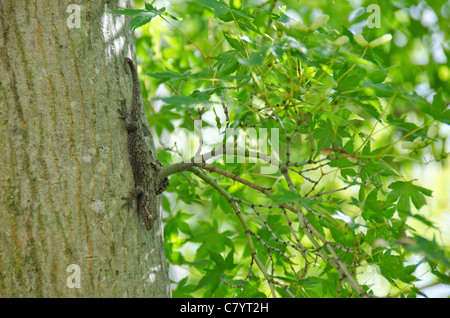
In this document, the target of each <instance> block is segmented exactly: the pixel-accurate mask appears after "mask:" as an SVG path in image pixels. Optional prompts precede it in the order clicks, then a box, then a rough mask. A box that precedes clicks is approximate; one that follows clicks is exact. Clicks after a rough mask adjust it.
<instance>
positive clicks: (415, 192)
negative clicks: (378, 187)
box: [386, 181, 432, 215]
mask: <svg viewBox="0 0 450 318" xmlns="http://www.w3.org/2000/svg"><path fill="white" fill-rule="evenodd" d="M389 189H392V191H391V192H389V194H388V197H387V200H386V201H387V202H389V203H393V202H397V211H398V212H399V213H401V214H403V215H410V213H411V211H410V203H409V202H410V201H412V203H413V204H414V206H415V207H416V209H418V210H419V209H420V208H421V207H423V206H424V205H425V204H426V199H425V196H431V193H432V192H431V190H428V189H425V188H422V187H420V186H416V185H414V184H413V183H412V181H407V182H404V181H396V182H393V183H391V184H390V185H389Z"/></svg>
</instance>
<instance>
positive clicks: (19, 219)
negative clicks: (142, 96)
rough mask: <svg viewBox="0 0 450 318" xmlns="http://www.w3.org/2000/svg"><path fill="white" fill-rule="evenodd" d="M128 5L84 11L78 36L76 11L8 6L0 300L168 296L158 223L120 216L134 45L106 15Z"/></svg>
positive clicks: (127, 170) (2, 11) (0, 153)
mask: <svg viewBox="0 0 450 318" xmlns="http://www.w3.org/2000/svg"><path fill="white" fill-rule="evenodd" d="M127 2H128V1H114V2H113V1H107V0H101V1H100V0H98V1H87V0H85V1H77V4H80V5H81V24H80V28H69V27H68V24H67V19H68V18H69V17H70V15H71V14H72V12H69V13H68V12H66V11H67V6H68V5H69V4H70V2H67V1H57V0H43V1H25V0H22V1H18V0H14V1H13V0H1V1H0V297H168V296H170V290H169V279H168V273H167V268H166V260H165V255H164V246H163V240H162V229H161V221H160V219H159V220H158V222H156V224H155V225H154V227H153V230H152V231H150V232H147V231H146V230H145V228H144V225H143V222H142V220H141V219H140V218H139V217H138V215H137V213H136V210H135V209H133V210H130V211H128V210H127V209H124V208H122V207H121V206H122V203H123V202H122V200H121V197H125V196H127V195H128V193H129V191H130V190H131V189H133V187H134V182H133V175H132V170H131V166H130V162H129V159H128V153H127V132H126V129H125V128H124V126H123V123H122V122H121V120H120V119H119V117H118V113H117V108H118V107H119V106H120V101H121V100H122V99H124V98H126V99H127V100H128V101H131V98H132V86H131V78H130V76H129V74H127V73H125V70H124V67H123V65H124V63H123V61H124V57H125V56H129V57H133V56H134V50H133V49H130V47H133V46H134V44H132V43H134V38H133V37H132V34H131V33H130V31H129V26H128V23H127V22H126V21H128V20H127V19H126V18H125V17H124V16H118V15H111V14H108V13H105V11H106V10H114V9H117V8H118V7H126V6H127V5H128V6H129V4H128V3H127ZM70 264H76V265H78V266H79V268H80V270H81V275H80V283H81V288H70V287H73V286H71V284H68V277H69V280H70V279H72V278H71V277H73V276H71V275H72V274H74V272H73V271H72V270H71V267H69V269H68V266H69V265H70ZM68 270H69V272H68Z"/></svg>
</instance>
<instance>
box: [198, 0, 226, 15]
mask: <svg viewBox="0 0 450 318" xmlns="http://www.w3.org/2000/svg"><path fill="white" fill-rule="evenodd" d="M197 2H199V3H201V4H203V5H205V6H208V7H210V8H213V9H214V17H215V18H217V17H218V16H220V15H223V14H225V13H228V12H230V11H231V8H230V7H229V6H227V5H226V4H225V2H223V1H222V0H197Z"/></svg>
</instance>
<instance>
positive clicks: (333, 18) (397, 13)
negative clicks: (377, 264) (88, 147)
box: [133, 0, 450, 297]
mask: <svg viewBox="0 0 450 318" xmlns="http://www.w3.org/2000/svg"><path fill="white" fill-rule="evenodd" d="M147 3H148V4H151V5H152V6H154V8H165V12H167V13H169V14H170V15H171V16H159V17H155V18H154V19H152V21H151V22H150V23H149V24H146V25H145V26H143V27H140V28H137V29H136V37H137V46H136V50H137V56H138V62H139V65H140V74H141V75H143V76H141V80H142V84H143V86H144V87H145V88H146V89H144V90H143V95H144V96H143V97H144V100H145V101H146V106H147V110H148V119H149V122H150V126H151V127H152V129H153V130H154V133H155V135H156V136H157V139H156V140H157V146H158V147H159V149H160V150H159V158H160V160H161V161H162V162H163V164H164V165H165V166H167V165H170V164H172V163H174V161H176V160H174V159H176V156H173V155H172V154H171V153H170V151H167V148H168V144H169V140H170V137H171V135H173V134H174V132H175V131H176V129H177V128H187V129H189V130H193V129H194V123H193V122H192V118H191V117H192V114H190V113H189V112H188V111H187V109H186V108H184V107H182V105H185V104H186V103H189V101H193V99H192V98H197V100H196V101H195V102H194V101H193V102H192V105H191V106H192V107H191V108H192V109H194V108H195V107H194V106H195V105H197V102H198V101H199V100H200V101H201V100H202V98H203V97H202V96H198V94H197V95H192V92H193V91H195V90H199V89H200V88H203V89H206V88H208V85H209V88H210V89H214V88H216V87H217V88H218V87H219V86H218V84H217V82H214V81H211V80H208V81H206V84H205V82H202V81H201V76H204V77H208V70H211V69H214V70H215V71H217V70H219V71H218V72H219V73H216V75H217V74H219V75H220V72H222V73H221V74H222V75H223V76H222V77H223V78H226V77H227V76H231V75H233V74H235V75H236V74H240V73H239V70H238V68H239V67H242V64H243V63H244V62H242V61H240V62H239V63H237V62H236V65H234V62H233V61H234V60H232V59H230V60H226V58H227V55H226V54H227V52H230V51H231V50H233V49H236V50H238V48H239V47H240V46H241V43H244V42H246V43H245V45H247V43H248V47H249V48H251V49H252V50H253V52H257V53H258V49H259V47H260V46H261V47H262V46H263V45H266V44H267V43H274V41H277V39H278V38H277V33H278V35H280V33H281V31H280V30H282V31H283V32H285V33H286V34H287V35H291V36H292V37H294V38H296V36H297V33H295V32H297V31H298V29H299V28H297V30H295V28H291V27H292V26H293V25H294V26H295V23H298V24H297V25H306V26H311V25H312V24H313V23H314V22H315V21H316V20H317V19H318V18H319V17H321V16H323V15H328V16H329V20H328V21H327V22H326V30H325V29H319V30H318V31H316V32H315V33H314V35H313V34H310V33H309V35H307V36H305V38H302V40H299V43H300V44H301V45H303V43H302V41H305V43H307V44H305V45H307V46H308V45H309V46H308V48H309V47H314V48H316V49H317V51H314V54H316V56H315V57H317V56H319V57H320V58H322V59H323V60H326V59H327V58H329V56H331V55H330V54H331V53H329V52H328V51H329V47H330V45H329V44H330V43H329V42H330V38H333V36H334V38H337V37H338V36H340V35H341V36H342V35H346V36H349V38H350V43H349V45H350V46H352V47H353V48H349V49H348V51H346V53H342V54H344V55H343V56H345V58H346V59H347V58H348V61H347V63H348V64H347V65H348V67H349V68H352V64H351V61H354V63H355V64H358V63H360V62H361V61H360V60H358V58H357V57H358V56H359V57H361V52H362V51H363V50H362V49H361V47H359V46H358V44H357V43H356V42H355V41H354V40H353V39H352V35H355V34H358V33H362V34H363V36H364V38H365V39H366V40H367V41H368V42H370V41H372V40H374V39H377V38H379V37H382V36H383V35H386V34H391V35H392V40H391V41H390V42H389V43H387V44H383V45H380V46H378V47H376V48H373V49H371V50H368V51H367V53H366V55H365V56H364V54H362V56H364V57H365V58H367V59H368V60H370V61H371V62H373V63H374V64H377V65H379V66H382V68H381V67H380V69H382V70H383V71H385V72H386V73H385V74H384V76H383V75H381V77H382V80H384V78H385V77H386V76H385V75H386V74H388V75H389V81H392V82H395V83H396V85H397V86H395V87H394V89H398V90H401V92H400V93H398V94H403V95H404V96H410V98H409V97H408V98H406V97H405V98H397V99H394V102H392V103H390V102H389V103H386V104H384V105H383V107H384V110H383V112H384V113H385V114H390V115H392V116H393V118H395V119H392V120H391V121H390V124H391V125H393V126H396V127H398V128H405V127H406V126H405V125H407V124H406V123H412V124H414V125H415V126H414V127H420V125H423V124H424V122H426V121H427V120H428V119H430V116H431V117H433V118H434V119H436V117H439V116H441V115H439V116H435V114H433V111H430V109H432V108H430V107H431V106H430V105H431V104H432V103H433V101H434V102H435V103H436V100H437V98H436V96H439V100H440V101H441V104H443V105H444V106H445V107H444V108H445V109H447V108H448V101H449V100H450V81H449V80H450V63H449V61H448V59H449V52H450V39H449V32H448V30H449V29H450V1H444V0H428V1H404V0H398V1H375V0H371V1H362V0H348V1H344V0H342V1H325V0H318V1H301V0H291V1H289V0H285V1H273V0H268V1H262V0H226V1H225V2H224V3H225V4H226V7H227V8H228V9H227V8H225V7H223V6H222V7H221V6H220V3H222V1H219V2H217V1H216V3H214V2H211V1H207V0H202V1H186V0H174V1H148V2H147ZM374 4H375V5H378V6H379V8H381V12H380V21H379V25H378V26H377V27H369V26H368V25H367V24H368V20H369V19H370V18H371V14H372V13H373V12H371V11H369V10H368V8H369V6H370V5H374ZM133 7H134V8H144V1H134V5H133ZM230 8H231V9H232V10H234V9H235V10H238V11H235V12H238V15H239V14H240V15H241V16H242V20H239V21H247V20H248V21H251V25H252V27H255V28H256V29H255V30H251V29H250V28H249V26H250V22H249V24H248V25H246V24H245V22H242V23H241V24H239V23H237V22H236V20H235V19H234V18H232V17H230V18H229V19H228V20H227V18H226V16H225V15H221V13H223V12H221V11H220V10H224V12H225V11H227V10H230ZM271 14H274V16H272V15H271ZM247 16H248V17H247ZM249 17H251V18H249ZM283 17H284V18H283ZM175 18H176V19H175ZM270 19H272V21H270ZM293 21H296V22H295V23H293ZM283 23H284V24H283ZM300 29H301V28H300ZM292 30H294V31H292ZM256 31H258V32H259V34H257V33H258V32H256ZM233 39H234V40H233ZM280 39H281V37H280ZM233 41H234V42H233ZM256 41H261V42H260V43H256ZM280 41H281V40H280ZM347 45H348V44H347ZM320 49H323V51H320ZM340 52H343V50H342V51H340ZM348 52H350V53H348ZM228 54H230V53H228ZM339 54H341V53H338V55H339ZM345 54H347V55H345ZM350 54H354V56H353V55H350ZM350 56H351V57H350ZM254 58H255V60H251V59H249V60H250V62H248V61H247V62H248V63H250V64H251V63H252V61H253V62H254V63H263V61H259V62H258V60H257V54H255V55H254ZM223 59H225V62H223ZM221 61H222V62H223V63H222V64H223V65H220V66H218V64H217V63H219V62H221ZM316 61H321V60H320V59H319V58H317V60H316ZM265 62H267V60H264V63H265ZM244 64H245V63H244ZM322 65H327V66H330V64H326V63H325V62H323V63H322ZM269 67H270V66H269ZM330 67H331V66H330ZM356 69H358V67H356ZM236 70H238V71H237V73H235V71H236ZM352 70H353V69H352ZM163 74H165V76H166V77H167V78H164V77H163ZM182 74H184V75H182ZM191 74H197V75H198V76H197V77H193V76H190V75H191ZM219 75H218V76H217V77H220V76H219ZM244 75H245V74H242V76H244ZM355 76H356V77H358V76H363V77H364V76H368V75H367V74H365V73H358V72H356V73H355ZM375 77H376V76H375ZM209 78H210V77H209ZM373 78H374V75H372V77H371V79H372V80H373ZM230 81H231V79H230ZM373 82H375V84H376V83H377V81H375V80H373ZM216 84H217V86H216ZM349 85H350V84H349ZM351 85H353V83H351ZM351 85H350V86H349V87H351ZM354 85H357V83H356V80H355V84H354ZM385 88H386V87H383V88H382V87H379V86H377V87H375V88H374V92H373V94H376V95H378V97H392V94H391V93H392V92H390V91H383V89H385ZM248 91H249V90H247V93H248ZM213 93H214V94H216V95H218V96H220V94H218V93H220V91H217V90H216V91H214V92H213ZM383 94H386V96H383ZM395 94H397V92H396V93H395ZM411 94H412V95H411ZM171 96H172V97H173V96H189V98H190V99H187V98H185V99H183V100H182V102H180V103H178V104H177V100H175V99H170V97H171ZM209 97H211V94H210V95H208V96H207V98H206V100H209ZM167 98H169V99H167ZM235 98H241V99H242V100H246V99H247V98H248V96H247V95H246V93H245V92H244V93H242V96H240V97H236V96H235ZM427 102H428V104H427ZM217 103H220V100H217ZM167 105H169V106H171V107H168V106H167ZM236 107H237V106H236ZM229 111H230V118H229V119H230V120H231V121H234V122H235V123H236V122H238V123H239V122H241V123H242V122H243V121H244V120H245V118H243V117H242V116H241V117H240V115H239V114H240V109H239V108H238V107H237V108H234V106H233V107H230V108H229ZM375 113H376V112H375ZM355 115H361V114H357V113H355ZM372 115H373V114H372ZM446 116H447V117H446ZM374 117H376V116H372V117H370V116H369V118H368V119H367V118H364V119H366V121H367V122H368V123H371V125H373V124H374V122H376V121H377V120H376V118H374ZM203 120H204V121H206V122H208V126H210V127H214V126H217V125H218V126H223V125H225V124H226V117H225V116H224V114H223V110H221V109H220V107H218V108H217V109H216V108H215V106H214V107H212V108H211V109H209V110H208V111H207V112H206V113H205V114H204V115H203ZM448 120H449V118H448V112H447V113H446V115H442V116H441V117H439V118H438V120H437V122H436V123H437V125H438V126H439V132H438V134H437V136H436V138H435V142H433V143H432V144H427V146H426V147H422V148H421V147H419V148H420V149H419V148H417V149H415V150H414V149H413V150H411V149H412V148H413V147H408V145H406V146H403V147H402V143H399V144H397V145H396V146H395V147H393V148H395V157H396V158H395V159H394V160H393V161H392V162H390V164H391V165H392V166H393V167H395V169H396V170H397V171H398V172H399V173H400V174H401V175H403V176H405V177H406V179H407V180H415V182H414V184H416V185H419V186H422V187H424V188H427V189H430V190H432V191H433V197H430V198H427V204H426V205H425V206H424V207H423V208H422V209H420V214H421V215H423V216H424V217H425V218H426V221H424V220H417V219H416V218H409V219H408V221H407V222H408V225H409V226H411V227H412V228H414V229H415V231H416V233H418V234H420V235H421V236H423V237H424V238H426V239H427V240H429V241H428V242H436V243H438V244H439V245H440V246H442V247H443V248H444V249H445V250H447V251H448V246H449V242H450V225H449V224H450V204H449V199H450V181H449V180H450V170H449V166H448V164H446V161H445V159H446V157H447V154H448V152H449V149H450V144H449V143H450V141H449V140H448V139H449V138H447V137H448V136H449V132H450V129H449V126H448V124H449V121H448ZM250 122H251V120H250ZM253 123H259V122H258V121H254V122H253ZM237 125H238V126H236V127H239V124H237ZM362 125H364V124H362ZM369 126H370V125H369ZM268 127H270V126H268ZM216 128H219V130H220V128H221V127H216ZM361 129H363V128H361ZM406 129H410V130H409V131H410V132H411V131H412V130H413V129H414V128H412V129H411V128H410V127H409V128H408V127H406ZM400 130H401V129H400ZM207 131H208V130H206V127H205V132H207ZM425 131H426V130H425ZM401 136H404V134H402V133H401V132H399V131H398V130H388V129H386V130H381V131H380V132H379V133H378V134H377V136H376V138H375V139H376V140H375V141H374V144H375V143H377V144H378V146H382V145H383V144H390V143H392V141H393V140H395V139H396V138H397V139H398V138H400V137H401ZM413 137H414V138H413ZM416 138H417V136H416V135H415V134H411V136H408V138H406V139H405V141H406V142H409V143H411V144H409V146H411V145H413V144H412V143H414V142H417V140H416ZM374 148H375V147H374ZM300 152H301V151H300ZM299 156H300V157H301V154H299ZM228 167H229V165H228ZM240 169H241V165H240V164H235V165H234V166H233V165H232V169H231V170H232V171H233V172H235V173H237V174H239V175H244V173H243V172H241V170H240ZM255 178H256V177H255ZM254 180H258V179H257V178H256V179H254ZM261 182H264V181H261ZM327 182H329V183H333V182H334V181H333V180H331V179H330V180H328V181H327ZM300 183H301V182H300ZM202 189H203V190H201V191H199V189H198V181H197V180H195V179H192V178H190V177H188V176H186V175H185V174H182V175H180V176H173V177H172V179H171V189H169V190H171V191H169V192H168V193H166V194H165V197H164V203H163V207H164V210H165V212H164V213H165V216H166V225H165V240H166V254H167V257H168V262H169V265H170V267H169V268H170V275H171V279H172V282H173V285H172V287H173V295H174V297H230V296H241V297H247V296H248V297H265V296H268V295H270V293H269V292H268V290H267V286H266V288H263V287H262V285H261V284H260V282H259V281H258V278H257V276H256V277H255V276H250V277H249V279H248V281H247V282H246V283H245V284H243V285H242V286H239V287H240V288H230V285H231V284H234V285H239V283H238V282H239V279H237V278H235V277H241V278H240V281H242V280H246V279H245V277H246V273H245V270H246V267H243V266H242V265H243V263H244V262H247V263H246V264H247V267H248V259H247V260H246V258H245V257H246V252H245V244H246V242H245V239H244V238H243V237H242V236H243V234H242V233H241V234H239V231H238V230H237V228H238V227H239V226H238V225H237V224H236V221H235V220H233V218H232V217H231V216H230V213H229V208H227V206H228V202H226V200H225V199H224V198H223V197H222V196H220V195H219V194H218V193H216V192H215V190H214V189H211V188H202ZM227 189H229V191H230V192H231V193H234V192H236V191H243V190H242V188H240V187H239V186H234V185H233V184H229V188H227ZM350 196H356V197H358V192H357V191H356V192H355V193H350ZM246 198H247V200H248V201H250V202H255V203H260V201H259V199H258V198H259V197H258V196H256V195H254V194H251V193H249V192H246ZM408 204H409V203H408ZM272 221H273V222H274V223H276V221H274V220H272ZM236 237H237V238H238V239H235V238H236ZM416 244H417V241H416ZM212 252H214V253H212ZM422 252H423V251H422ZM247 254H248V253H247ZM420 255H421V253H418V254H414V253H413V254H411V255H409V256H407V257H406V260H407V261H406V265H405V266H407V265H408V264H409V263H410V264H419V265H418V266H415V267H414V276H415V277H416V278H417V279H415V280H413V282H412V285H411V284H402V283H398V282H397V281H394V280H392V281H390V280H389V279H387V278H386V276H389V275H385V273H381V274H380V271H379V270H378V271H377V270H376V268H374V267H366V268H365V269H364V270H360V271H359V272H357V277H358V281H359V282H365V283H366V284H367V286H371V288H372V293H374V294H375V295H378V296H386V295H388V296H394V297H396V296H411V297H414V296H418V295H419V296H429V297H448V296H450V288H449V286H448V285H446V284H445V281H446V279H445V275H448V269H447V271H445V270H444V271H443V272H441V275H443V276H444V277H441V278H440V280H437V279H436V277H435V276H433V275H431V274H430V268H429V266H428V265H427V264H425V262H421V261H417V260H418V259H420V258H421V256H420ZM247 256H248V255H247ZM446 257H448V252H447V254H446ZM387 261H389V260H387ZM408 262H409V263H408ZM219 263H220V264H221V270H220V271H215V269H217V266H218V264H219ZM213 265H214V266H213ZM238 265H239V266H238ZM406 268H407V267H406ZM224 272H225V274H224ZM336 275H337V274H336ZM323 277H324V276H321V274H320V273H319V272H315V273H313V274H311V276H309V277H308V279H309V280H308V281H305V284H304V285H303V287H302V288H303V292H302V293H300V294H299V295H300V296H303V297H329V296H330V295H333V294H332V293H331V294H330V293H327V292H326V291H324V290H323V289H318V288H317V285H319V284H320V283H321V279H322V278H323ZM330 277H332V275H331V274H330V275H329V276H328V280H330V279H331V278H330ZM447 280H448V276H447ZM405 281H408V280H407V279H406V280H405ZM227 282H228V284H227ZM411 286H415V287H411ZM334 287H335V286H334ZM344 295H347V296H350V294H345V293H342V294H341V296H344ZM297 296H298V295H297Z"/></svg>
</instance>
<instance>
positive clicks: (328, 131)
mask: <svg viewBox="0 0 450 318" xmlns="http://www.w3.org/2000/svg"><path fill="white" fill-rule="evenodd" d="M313 137H314V140H315V141H316V143H317V149H316V152H319V151H321V150H323V149H327V148H330V147H331V145H332V143H333V141H334V130H333V127H332V126H331V124H330V123H329V122H325V121H321V122H319V124H318V127H317V128H316V129H314V132H313Z"/></svg>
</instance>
